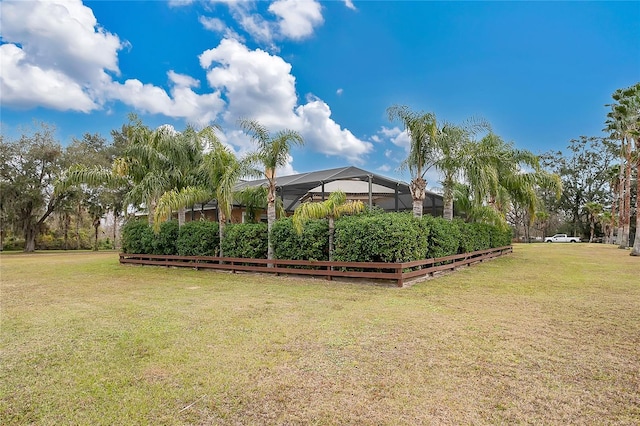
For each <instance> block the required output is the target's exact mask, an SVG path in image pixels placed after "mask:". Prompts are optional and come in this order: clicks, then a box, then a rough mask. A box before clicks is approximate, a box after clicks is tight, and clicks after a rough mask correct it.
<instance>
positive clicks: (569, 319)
mask: <svg viewBox="0 0 640 426" xmlns="http://www.w3.org/2000/svg"><path fill="white" fill-rule="evenodd" d="M0 263H1V267H0V268H1V269H0V274H1V275H0V280H1V296H0V297H1V324H0V325H1V331H0V333H1V337H2V340H1V349H2V353H1V357H2V359H1V366H0V420H1V423H3V424H16V425H17V424H39V425H47V424H51V425H54V424H91V425H99V424H105V425H107V424H399V423H404V424H420V423H422V424H434V423H436V424H478V423H480V424H482V423H502V424H504V423H534V424H593V423H596V424H598V423H599V424H602V423H606V424H638V423H639V422H640V368H639V366H640V262H638V258H633V257H630V256H629V255H628V253H627V252H625V251H622V250H618V249H616V248H615V247H613V246H605V245H590V244H571V245H569V244H567V245H552V244H534V245H517V246H516V247H515V252H514V254H512V255H509V256H506V257H504V258H500V259H497V260H493V261H490V262H486V263H484V264H481V265H476V266H474V267H472V268H466V269H462V270H460V271H458V272H456V273H453V274H449V275H446V276H443V277H440V278H438V279H435V280H429V281H424V282H421V283H418V284H415V285H414V286H412V287H410V288H406V289H397V288H394V287H393V286H389V287H383V286H379V285H368V284H361V283H360V284H357V283H344V282H328V281H325V280H322V279H315V280H314V279H298V278H292V277H273V276H265V275H251V274H236V275H234V274H228V273H219V272H211V271H193V270H186V269H168V268H155V267H132V266H121V265H119V264H118V260H117V255H115V254H114V253H97V254H95V253H70V254H66V253H54V254H47V253H39V254H36V255H16V254H12V255H2V256H0Z"/></svg>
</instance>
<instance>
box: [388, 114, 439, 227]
mask: <svg viewBox="0 0 640 426" xmlns="http://www.w3.org/2000/svg"><path fill="white" fill-rule="evenodd" d="M387 115H388V117H389V120H390V121H396V120H397V121H400V122H401V123H402V125H403V126H404V131H405V132H407V135H408V136H409V139H410V141H411V142H410V146H409V155H408V156H407V158H406V160H405V161H404V162H403V163H402V164H401V168H403V169H408V170H409V173H410V174H411V183H410V184H409V189H410V191H411V198H412V200H413V215H414V216H415V217H422V210H423V203H424V198H425V195H426V190H427V181H426V180H425V179H424V177H425V174H426V173H427V171H429V169H430V168H431V167H433V166H434V165H435V162H436V159H437V158H438V155H439V150H438V147H437V144H436V137H437V134H438V124H437V122H436V116H435V115H434V114H433V113H430V112H427V113H425V112H415V111H411V110H410V109H409V107H407V106H405V105H393V106H391V107H389V108H387Z"/></svg>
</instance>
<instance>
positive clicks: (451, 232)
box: [421, 216, 462, 258]
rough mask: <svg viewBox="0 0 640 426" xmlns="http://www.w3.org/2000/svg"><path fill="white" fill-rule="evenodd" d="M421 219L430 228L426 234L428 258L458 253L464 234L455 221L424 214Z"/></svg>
mask: <svg viewBox="0 0 640 426" xmlns="http://www.w3.org/2000/svg"><path fill="white" fill-rule="evenodd" d="M421 220H422V223H423V224H424V226H425V227H426V228H427V229H429V233H428V234H427V235H426V242H427V249H426V250H425V252H426V257H427V258H431V257H434V258H435V257H444V256H450V255H452V254H458V247H459V246H460V239H461V237H462V235H461V232H460V228H459V227H458V225H457V224H456V223H455V222H452V221H448V220H445V219H444V218H441V217H433V216H423V217H422V219H421Z"/></svg>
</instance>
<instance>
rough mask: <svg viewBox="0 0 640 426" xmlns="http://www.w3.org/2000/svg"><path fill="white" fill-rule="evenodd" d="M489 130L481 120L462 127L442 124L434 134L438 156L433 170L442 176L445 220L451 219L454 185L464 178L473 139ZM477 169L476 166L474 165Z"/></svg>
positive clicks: (468, 121)
mask: <svg viewBox="0 0 640 426" xmlns="http://www.w3.org/2000/svg"><path fill="white" fill-rule="evenodd" d="M487 130H490V126H489V124H488V123H486V122H485V121H482V120H467V121H466V122H465V123H463V124H462V125H454V124H451V123H444V124H443V125H442V127H441V129H440V130H439V131H438V132H437V134H436V138H435V139H436V146H437V150H438V155H437V156H436V158H435V162H434V165H435V168H436V169H438V170H439V171H440V172H441V173H442V176H443V179H442V182H441V183H442V189H443V197H442V198H443V202H444V206H443V207H444V210H443V216H444V218H445V219H447V220H452V219H453V199H454V196H453V192H454V188H455V184H456V183H458V182H459V181H460V180H461V179H464V178H465V170H466V169H467V168H468V167H467V163H469V160H470V158H469V156H470V155H474V152H473V150H472V149H471V146H472V144H473V143H474V141H473V137H474V136H475V135H476V134H477V133H478V132H481V131H487ZM474 167H477V164H474Z"/></svg>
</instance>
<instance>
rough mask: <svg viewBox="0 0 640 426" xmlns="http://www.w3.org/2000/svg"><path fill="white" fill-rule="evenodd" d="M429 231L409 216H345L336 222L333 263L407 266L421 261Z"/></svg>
mask: <svg viewBox="0 0 640 426" xmlns="http://www.w3.org/2000/svg"><path fill="white" fill-rule="evenodd" d="M428 235H429V228H428V227H427V226H425V224H424V222H423V221H421V220H419V219H416V218H414V217H413V216H412V215H411V214H410V213H384V214H368V215H357V216H348V217H344V218H341V219H339V220H338V221H336V232H335V241H334V243H335V252H334V255H333V259H334V260H335V261H344V262H409V261H412V260H418V259H424V255H425V253H426V252H427V238H425V237H428Z"/></svg>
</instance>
